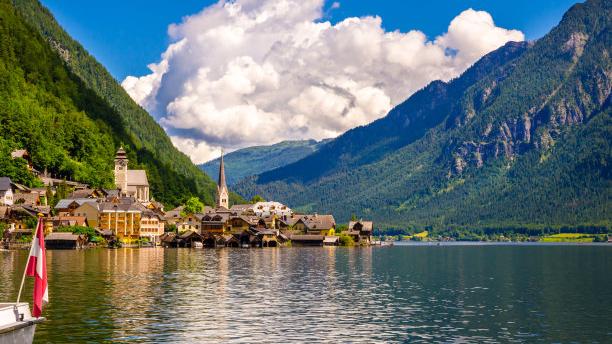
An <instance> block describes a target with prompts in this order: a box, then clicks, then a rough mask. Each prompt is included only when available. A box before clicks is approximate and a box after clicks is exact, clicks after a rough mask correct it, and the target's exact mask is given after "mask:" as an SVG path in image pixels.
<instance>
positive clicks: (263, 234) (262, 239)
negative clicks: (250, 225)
mask: <svg viewBox="0 0 612 344" xmlns="http://www.w3.org/2000/svg"><path fill="white" fill-rule="evenodd" d="M276 234H277V233H276V231H274V230H271V229H261V230H258V231H257V234H256V235H257V238H258V243H259V245H260V246H259V247H278V246H279V243H278V239H277V237H276Z"/></svg>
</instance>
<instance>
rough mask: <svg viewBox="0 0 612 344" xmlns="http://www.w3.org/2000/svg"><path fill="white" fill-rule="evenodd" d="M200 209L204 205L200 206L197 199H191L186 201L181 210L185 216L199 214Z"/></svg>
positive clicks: (200, 202)
mask: <svg viewBox="0 0 612 344" xmlns="http://www.w3.org/2000/svg"><path fill="white" fill-rule="evenodd" d="M202 208H204V204H202V201H200V199H199V198H197V197H191V198H190V199H188V200H187V203H185V208H183V212H184V213H185V214H196V213H199V212H201V211H202Z"/></svg>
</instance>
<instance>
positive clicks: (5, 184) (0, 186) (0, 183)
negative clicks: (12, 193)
mask: <svg viewBox="0 0 612 344" xmlns="http://www.w3.org/2000/svg"><path fill="white" fill-rule="evenodd" d="M7 190H12V188H11V178H9V177H0V191H7Z"/></svg>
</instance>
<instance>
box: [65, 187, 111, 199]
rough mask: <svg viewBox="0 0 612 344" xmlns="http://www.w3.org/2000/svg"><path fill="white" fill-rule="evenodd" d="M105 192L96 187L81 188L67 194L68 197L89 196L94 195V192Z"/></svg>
mask: <svg viewBox="0 0 612 344" xmlns="http://www.w3.org/2000/svg"><path fill="white" fill-rule="evenodd" d="M98 193H101V194H105V193H106V192H100V191H99V190H97V189H81V190H74V191H73V192H72V193H71V194H70V196H68V198H90V196H94V197H95V194H98Z"/></svg>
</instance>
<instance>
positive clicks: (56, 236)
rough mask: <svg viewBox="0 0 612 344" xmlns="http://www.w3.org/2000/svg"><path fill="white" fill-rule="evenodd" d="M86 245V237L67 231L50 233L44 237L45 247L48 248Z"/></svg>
mask: <svg viewBox="0 0 612 344" xmlns="http://www.w3.org/2000/svg"><path fill="white" fill-rule="evenodd" d="M86 246H87V238H86V237H85V236H84V235H77V234H72V233H67V232H56V233H51V234H49V235H47V236H46V237H45V247H46V248H48V249H77V248H84V247H86Z"/></svg>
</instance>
